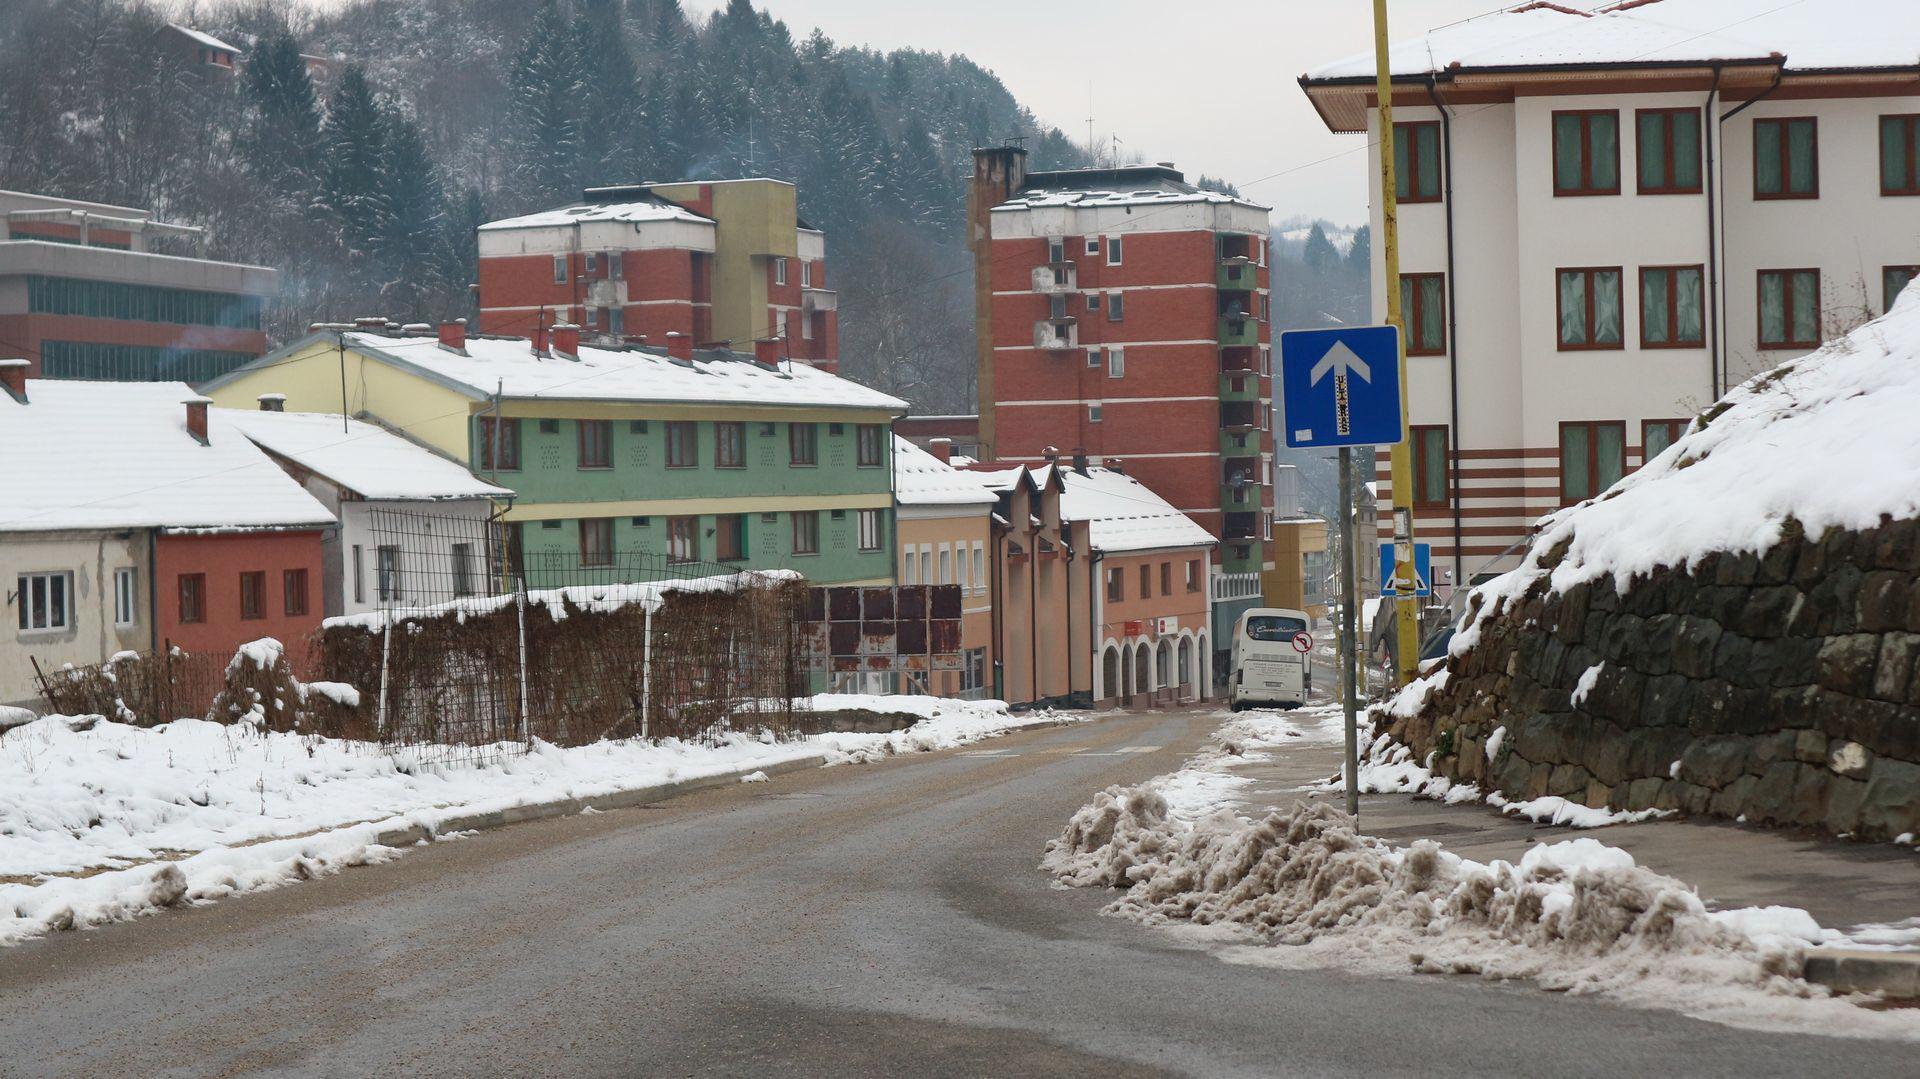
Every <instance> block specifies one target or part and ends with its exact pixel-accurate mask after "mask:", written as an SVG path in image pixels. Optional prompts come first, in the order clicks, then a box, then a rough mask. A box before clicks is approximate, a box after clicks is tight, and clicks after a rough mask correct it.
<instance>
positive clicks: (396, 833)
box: [373, 754, 827, 847]
mask: <svg viewBox="0 0 1920 1079" xmlns="http://www.w3.org/2000/svg"><path fill="white" fill-rule="evenodd" d="M826 764H827V758H826V757H825V756H824V755H821V754H814V755H812V756H806V757H796V758H794V759H792V760H785V761H778V762H776V763H773V764H764V765H760V766H759V767H756V768H738V769H735V770H733V771H731V772H717V773H715V774H713V775H707V776H697V777H695V778H693V779H676V780H674V781H673V782H671V783H656V784H654V785H653V786H650V787H634V788H631V789H629V790H622V791H612V792H609V793H607V794H596V795H590V796H588V797H585V798H562V799H559V800H557V801H552V802H534V803H532V804H530V805H517V806H508V807H506V808H505V809H492V810H485V811H482V812H479V813H462V814H456V815H454V816H450V817H445V818H442V819H441V820H440V821H438V822H436V823H435V824H433V825H431V826H429V825H425V824H417V823H410V824H403V825H399V826H396V827H393V828H388V829H385V830H383V831H381V832H379V833H377V834H375V836H374V837H373V842H375V843H378V844H380V845H381V846H385V847H410V846H412V845H414V844H416V843H419V842H422V841H424V840H429V839H434V838H437V837H439V836H441V835H444V834H446V833H448V832H480V831H488V830H491V829H494V828H504V827H506V826H507V825H509V824H520V823H523V822H525V821H532V820H550V819H552V818H554V817H571V816H575V815H577V814H579V813H581V812H583V811H585V810H588V809H593V810H600V811H605V810H609V809H630V808H632V807H634V806H640V805H648V804H651V803H653V802H662V801H665V800H667V799H669V798H676V797H679V796H680V795H683V794H692V793H694V792H696V791H703V790H711V789H713V788H714V787H725V786H729V785H731V784H735V783H738V782H740V780H741V779H742V778H743V777H745V776H750V775H752V774H753V773H755V772H765V773H766V774H767V776H768V778H772V777H773V776H777V775H782V774H785V773H787V772H798V771H803V770H805V769H809V768H824V767H826Z"/></svg>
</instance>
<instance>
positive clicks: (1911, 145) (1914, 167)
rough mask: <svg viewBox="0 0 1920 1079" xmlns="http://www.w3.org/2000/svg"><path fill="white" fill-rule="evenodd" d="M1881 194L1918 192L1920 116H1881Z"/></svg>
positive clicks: (1919, 180)
mask: <svg viewBox="0 0 1920 1079" xmlns="http://www.w3.org/2000/svg"><path fill="white" fill-rule="evenodd" d="M1880 193H1881V194H1882V195H1920V115H1916V116H1882V117H1881V118H1880Z"/></svg>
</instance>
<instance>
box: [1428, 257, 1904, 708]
mask: <svg viewBox="0 0 1920 1079" xmlns="http://www.w3.org/2000/svg"><path fill="white" fill-rule="evenodd" d="M1916 412H1920V289H1915V288H1909V289H1907V290H1906V291H1905V292H1903V293H1902V294H1901V295H1900V297H1899V299H1898V300H1896V301H1895V302H1894V305H1893V309H1892V310H1891V311H1889V312H1888V313H1887V314H1886V315H1885V316H1884V317H1882V318H1879V319H1876V320H1874V321H1872V322H1869V323H1867V324H1866V325H1864V326H1862V327H1860V328H1859V329H1857V330H1855V331H1854V332H1853V333H1851V334H1849V335H1847V336H1846V337H1844V338H1841V339H1839V340H1837V341H1834V342H1833V343H1832V344H1829V345H1827V346H1826V347H1825V348H1822V349H1820V350H1819V351H1818V352H1814V353H1812V354H1811V355H1808V356H1803V357H1800V358H1799V359H1796V360H1790V361H1788V362H1786V363H1784V364H1781V365H1780V366H1779V367H1776V368H1774V369H1773V370H1772V371H1769V372H1767V373H1765V374H1763V375H1760V376H1758V377H1756V378H1753V379H1751V380H1749V381H1747V382H1746V383H1744V384H1742V385H1740V386H1738V387H1736V388H1735V389H1734V390H1733V391H1731V392H1730V393H1728V394H1727V395H1726V396H1725V397H1723V398H1721V400H1720V401H1719V403H1717V404H1716V405H1714V406H1713V408H1711V409H1709V410H1708V412H1707V413H1706V415H1705V417H1703V419H1702V420H1696V421H1694V423H1693V426H1692V427H1691V428H1689V430H1688V432H1687V433H1686V434H1685V435H1684V436H1683V437H1681V438H1680V439H1678V440H1677V441H1675V442H1674V444H1673V445H1671V446H1669V447H1667V449H1666V450H1665V451H1664V452H1662V453H1661V454H1660V455H1659V456H1658V457H1655V458H1654V459H1653V460H1652V461H1650V462H1648V463H1647V464H1646V466H1645V467H1643V468H1641V469H1639V470H1638V471H1636V472H1634V473H1632V474H1630V475H1628V476H1627V477H1626V478H1625V479H1623V480H1621V481H1620V482H1619V483H1616V484H1614V486H1613V487H1612V488H1610V489H1609V490H1608V491H1607V492H1606V493H1605V494H1603V495H1601V496H1600V497H1599V498H1598V499H1595V500H1591V501H1588V502H1583V503H1580V504H1579V505H1576V506H1572V507H1569V508H1567V509H1565V510H1561V511H1560V512H1558V513H1555V514H1553V515H1551V516H1548V517H1546V518H1544V519H1543V520H1542V522H1541V529H1540V534H1539V537H1538V538H1537V539H1536V540H1535V542H1534V544H1533V547H1532V548H1531V549H1530V550H1529V551H1528V552H1527V556H1526V558H1525V560H1524V561H1522V563H1521V565H1520V566H1519V567H1518V568H1517V569H1514V570H1513V571H1511V572H1509V573H1506V574H1504V575H1502V576H1500V577H1498V578H1496V579H1495V580H1493V581H1490V582H1488V583H1487V584H1485V585H1483V586H1481V587H1480V588H1479V589H1476V598H1477V599H1479V600H1480V603H1479V606H1478V610H1477V612H1476V613H1475V615H1474V616H1473V617H1472V618H1471V619H1470V620H1469V623H1468V625H1467V626H1466V627H1465V628H1464V629H1463V631H1462V632H1460V633H1457V634H1455V635H1454V638H1453V641H1452V644H1451V646H1450V647H1449V650H1448V651H1449V653H1450V654H1452V655H1460V654H1461V653H1462V652H1464V651H1465V650H1466V649H1468V648H1469V647H1471V646H1472V645H1473V644H1474V643H1475V642H1476V641H1477V640H1478V639H1479V635H1480V634H1479V629H1480V626H1481V625H1483V624H1484V623H1485V621H1486V620H1487V619H1488V618H1491V617H1494V616H1495V615H1497V614H1498V613H1499V612H1500V611H1502V610H1503V609H1505V608H1506V607H1507V605H1508V604H1509V603H1511V602H1514V601H1517V600H1518V599H1520V597H1522V596H1524V595H1525V594H1526V593H1527V592H1528V590H1529V589H1530V588H1532V587H1533V586H1534V585H1535V584H1536V583H1537V582H1539V581H1541V580H1542V579H1545V580H1546V582H1547V583H1548V584H1549V585H1550V586H1551V587H1552V588H1553V590H1554V591H1556V592H1564V591H1566V590H1567V589H1569V588H1571V587H1573V586H1574V585H1576V584H1580V583H1583V582H1590V581H1595V580H1599V579H1600V578H1602V577H1604V576H1606V575H1608V574H1611V575H1612V576H1613V579H1614V582H1615V583H1616V585H1617V586H1618V587H1620V588H1622V589H1624V588H1625V587H1626V586H1627V584H1628V583H1629V582H1630V581H1631V580H1632V579H1633V578H1634V577H1638V576H1646V575H1648V574H1650V573H1652V572H1653V571H1654V570H1655V569H1658V568H1660V567H1686V566H1690V565H1691V564H1693V563H1694V562H1696V561H1698V560H1699V559H1701V558H1704V557H1705V556H1707V555H1709V554H1713V553H1716V552H1731V553H1758V552H1764V551H1766V550H1767V549H1769V548H1771V547H1772V546H1774V544H1776V543H1777V542H1778V541H1779V540H1780V537H1781V535H1782V529H1783V528H1784V527H1788V522H1789V521H1792V522H1794V524H1795V525H1797V526H1798V527H1800V528H1802V529H1804V530H1805V532H1806V534H1807V535H1808V536H1813V537H1818V536H1819V535H1820V534H1821V533H1822V532H1824V531H1825V530H1826V529H1827V528H1829V527H1838V528H1843V529H1851V530H1862V529H1867V528H1872V527H1875V526H1877V525H1879V524H1880V520H1881V517H1882V515H1886V516H1890V517H1892V518H1893V519H1895V520H1904V519H1908V518H1913V517H1917V516H1920V424H1916V423H1914V422H1913V416H1914V414H1915V413H1916ZM1703 424H1704V425H1703ZM1858 461H1872V462H1873V463H1874V466H1873V467H1872V468H1855V467H1840V466H1839V463H1845V462H1858ZM1416 685H1417V683H1416ZM1413 688H1414V687H1412V686H1409V687H1408V692H1411V691H1412V690H1413ZM1406 698H1407V693H1406V692H1403V693H1402V695H1401V697H1400V698H1398V699H1396V701H1395V702H1394V709H1395V711H1396V713H1400V712H1401V711H1402V708H1403V705H1402V702H1403V701H1405V700H1406Z"/></svg>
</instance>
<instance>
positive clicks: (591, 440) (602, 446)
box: [574, 420, 613, 468]
mask: <svg viewBox="0 0 1920 1079" xmlns="http://www.w3.org/2000/svg"><path fill="white" fill-rule="evenodd" d="M574 426H576V427H578V428H579V431H580V440H579V441H580V458H579V462H580V463H579V467H580V468H612V467H613V422H612V421H611V420H576V421H574Z"/></svg>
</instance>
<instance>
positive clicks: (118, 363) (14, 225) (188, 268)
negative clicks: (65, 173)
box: [0, 191, 280, 383]
mask: <svg viewBox="0 0 1920 1079" xmlns="http://www.w3.org/2000/svg"><path fill="white" fill-rule="evenodd" d="M0 221H3V222H4V232H0V341H5V342H6V345H5V347H6V349H7V352H8V354H9V355H13V356H18V357H20V358H23V359H25V360H26V361H27V376H28V377H30V378H47V379H92V380H110V381H126V382H142V381H163V382H164V381H179V382H193V383H198V382H204V381H206V380H207V379H210V378H213V377H215V376H217V375H220V374H223V373H225V372H227V371H231V370H233V369H234V368H236V367H239V366H240V365H241V364H243V363H246V362H247V361H249V360H252V359H254V358H256V357H258V356H259V355H260V354H261V353H262V352H265V351H266V347H267V335H266V332H265V329H264V326H263V324H262V315H263V313H264V311H265V308H266V305H267V302H268V301H269V300H270V299H271V298H272V297H273V296H275V295H276V294H277V293H278V292H279V290H280V272H279V271H278V270H274V269H270V268H268V267H265V266H248V265H244V264H241V263H233V262H218V261H214V260H212V259H207V258H202V257H198V255H199V253H200V252H201V251H202V250H203V248H204V245H205V242H206V233H205V230H203V229H200V228H197V227H194V226H190V225H176V224H172V223H170V222H166V221H161V220H159V219H157V218H156V217H155V216H154V215H153V213H152V211H149V210H142V209H137V208H134V207H131V206H113V205H109V204H105V203H98V202H83V201H80V200H77V199H60V198H53V197H50V196H46V195H33V194H27V193H25V192H20V191H0Z"/></svg>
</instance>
